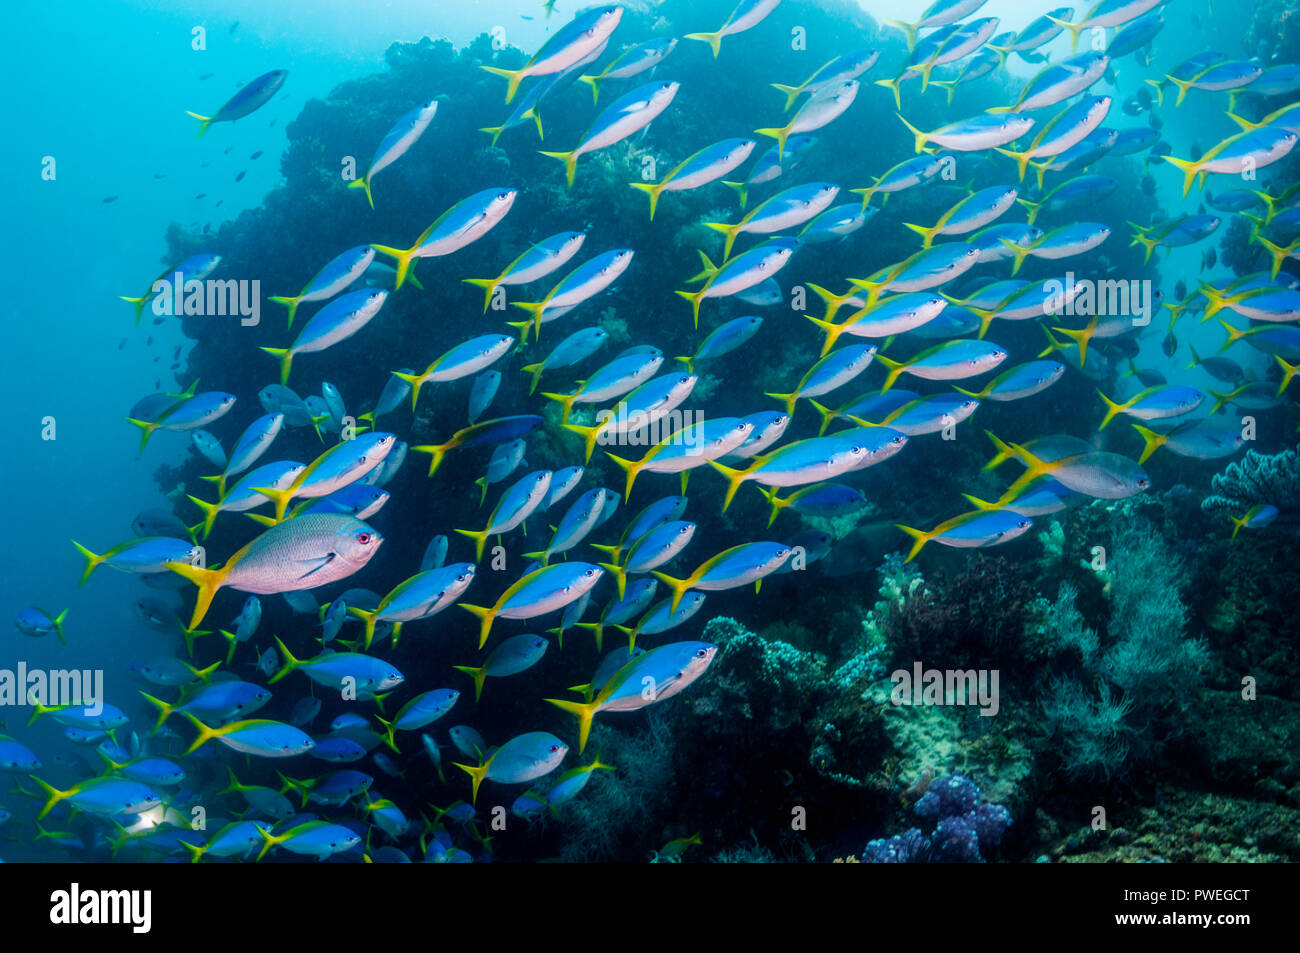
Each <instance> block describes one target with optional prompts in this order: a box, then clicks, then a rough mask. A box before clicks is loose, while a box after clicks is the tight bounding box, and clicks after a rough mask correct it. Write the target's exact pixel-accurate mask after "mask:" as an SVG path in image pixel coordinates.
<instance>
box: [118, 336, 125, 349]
mask: <svg viewBox="0 0 1300 953" xmlns="http://www.w3.org/2000/svg"><path fill="white" fill-rule="evenodd" d="M124 347H126V338H122V340H120V341H118V342H117V349H118V350H119V351H120V350H122V348H124Z"/></svg>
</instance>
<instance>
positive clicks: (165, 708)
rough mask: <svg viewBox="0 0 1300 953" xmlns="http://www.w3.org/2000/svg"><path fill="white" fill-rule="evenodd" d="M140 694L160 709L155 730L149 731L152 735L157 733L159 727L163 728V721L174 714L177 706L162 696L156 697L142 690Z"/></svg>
mask: <svg viewBox="0 0 1300 953" xmlns="http://www.w3.org/2000/svg"><path fill="white" fill-rule="evenodd" d="M140 694H141V695H143V696H144V700H145V701H147V702H148V703H149V704H151V705H153V706H154V707H155V708H157V709H158V720H157V721H156V722H155V723H154V726H153V731H151V732H149V734H151V735H152V734H157V733H158V729H159V728H161V727H162V726H163V723H164V722H165V721H166V720H167V719H168V718H170V717H171V716H172V712H174V711H175V710H176V708H175V706H174V705H171V704H169V703H167V702H165V701H163V700H162V699H161V698H154V697H153V696H152V695H150V694H149V693H148V692H141V693H140Z"/></svg>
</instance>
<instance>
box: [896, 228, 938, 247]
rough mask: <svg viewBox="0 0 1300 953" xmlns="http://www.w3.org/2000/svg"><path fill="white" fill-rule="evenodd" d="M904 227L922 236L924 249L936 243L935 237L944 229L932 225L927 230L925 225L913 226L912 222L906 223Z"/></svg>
mask: <svg viewBox="0 0 1300 953" xmlns="http://www.w3.org/2000/svg"><path fill="white" fill-rule="evenodd" d="M903 227H904V228H909V229H911V230H912V231H914V232H916V234H918V235H920V236H921V247H922V248H929V247H930V244H931V243H932V242H933V241H934V236H935V235H937V234H938V233H939V229H941V228H943V226H942V225H932V226H930V227H928V228H927V227H926V226H924V225H913V224H912V223H911V222H904V223H903Z"/></svg>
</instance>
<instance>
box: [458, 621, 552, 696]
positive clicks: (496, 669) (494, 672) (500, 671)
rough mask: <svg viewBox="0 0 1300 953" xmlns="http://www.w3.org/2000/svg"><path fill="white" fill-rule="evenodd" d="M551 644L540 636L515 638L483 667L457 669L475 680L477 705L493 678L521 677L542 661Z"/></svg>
mask: <svg viewBox="0 0 1300 953" xmlns="http://www.w3.org/2000/svg"><path fill="white" fill-rule="evenodd" d="M548 645H550V642H549V641H548V640H547V639H545V638H544V637H542V636H540V635H531V634H524V635H514V636H511V637H510V638H508V639H506V640H505V641H503V642H501V643H500V644H499V645H497V647H496V648H495V649H493V650H492V651H491V652H489V653H488V657H487V658H486V659H485V660H484V662H483V664H482V665H453V666H452V668H454V669H456V670H457V671H459V672H464V673H465V674H466V675H468V676H469V677H470V678H472V679H473V680H474V701H476V702H477V701H479V700H480V699H481V698H482V696H483V683H484V681H485V680H486V679H487V678H488V676H491V677H493V678H503V677H505V676H507V675H518V674H519V673H520V672H525V671H527V670H528V669H530V668H532V667H533V666H534V665H536V664H537V663H538V662H540V661H541V659H542V656H543V655H545V654H546V647H547V646H548Z"/></svg>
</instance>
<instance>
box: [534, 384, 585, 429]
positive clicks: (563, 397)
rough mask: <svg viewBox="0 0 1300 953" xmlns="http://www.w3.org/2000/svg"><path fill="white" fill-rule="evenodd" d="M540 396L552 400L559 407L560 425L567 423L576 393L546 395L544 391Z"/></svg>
mask: <svg viewBox="0 0 1300 953" xmlns="http://www.w3.org/2000/svg"><path fill="white" fill-rule="evenodd" d="M542 396H543V397H545V398H547V399H548V400H553V401H555V402H556V403H557V404H559V405H560V409H561V411H563V414H562V416H561V417H560V422H561V423H565V422H567V421H568V419H569V414H570V413H571V412H572V411H573V402H574V401H576V400H577V399H578V394H576V393H574V394H551V393H547V392H546V391H542Z"/></svg>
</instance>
